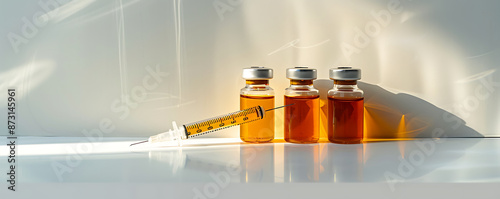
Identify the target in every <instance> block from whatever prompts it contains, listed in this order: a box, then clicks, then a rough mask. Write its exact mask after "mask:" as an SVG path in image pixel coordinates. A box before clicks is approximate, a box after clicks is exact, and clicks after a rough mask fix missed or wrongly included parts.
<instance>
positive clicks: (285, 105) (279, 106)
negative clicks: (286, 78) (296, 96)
mask: <svg viewBox="0 0 500 199" xmlns="http://www.w3.org/2000/svg"><path fill="white" fill-rule="evenodd" d="M292 105H295V103H293V104H287V105H285V106H278V107H274V108H271V109H267V110H266V112H267V111H272V110H276V109H280V108H285V107H287V106H292Z"/></svg>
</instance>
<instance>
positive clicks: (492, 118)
mask: <svg viewBox="0 0 500 199" xmlns="http://www.w3.org/2000/svg"><path fill="white" fill-rule="evenodd" d="M499 9H500V1H495V0H481V1H472V0H469V1H465V0H460V1H458V0H438V1H434V0H413V1H411V0H401V1H390V0H377V1H372V0H353V1H342V0H279V1H278V0H277V1H269V0H245V1H243V0H112V1H111V0H110V1H97V0H80V1H76V0H74V1H70V0H59V1H56V0H26V1H7V0H3V1H2V6H1V7H0V85H1V86H0V92H4V93H5V94H3V95H0V96H2V97H0V107H1V109H0V111H1V112H3V113H5V114H1V113H0V120H2V121H6V120H7V119H6V112H7V109H6V104H7V94H6V93H7V89H8V88H16V90H17V96H16V97H17V100H18V105H17V115H18V129H17V134H18V135H29V136H84V135H85V132H88V131H92V130H93V129H98V128H99V127H100V124H101V123H109V124H110V125H111V126H112V127H114V129H112V130H110V131H109V132H108V133H107V134H105V135H107V136H149V135H152V134H155V133H159V132H162V131H164V130H166V129H167V128H170V127H171V124H170V121H171V120H176V121H177V122H179V123H187V122H192V121H196V120H199V119H204V118H206V117H210V116H215V115H220V114H223V113H226V112H232V111H235V110H237V109H238V108H239V104H238V103H239V99H238V95H239V89H240V88H241V87H243V86H244V81H243V80H242V79H241V77H240V73H241V69H242V68H244V67H248V66H251V65H262V66H268V67H272V68H274V69H275V78H274V80H272V81H271V86H272V87H273V88H275V90H276V95H277V96H278V97H277V101H276V104H277V105H281V104H282V103H283V100H282V98H281V97H280V96H282V95H283V90H284V88H286V87H287V86H288V81H287V80H286V79H285V69H286V68H288V67H294V66H303V65H306V66H310V67H315V68H317V69H318V71H319V74H318V76H319V78H320V79H327V78H328V69H329V68H331V67H335V66H338V65H353V66H356V67H359V68H361V69H362V70H363V79H362V80H363V81H364V84H362V86H363V88H364V89H365V91H366V93H367V100H366V104H367V106H368V107H370V106H371V108H373V110H375V109H377V110H385V111H386V112H391V114H392V113H395V112H396V113H397V114H399V115H405V117H407V118H406V123H407V124H406V126H407V127H408V126H411V125H416V123H418V122H419V121H423V123H425V124H426V125H420V126H424V127H425V131H426V132H427V133H421V134H410V135H409V136H417V137H426V136H430V135H431V134H429V132H432V130H435V129H436V128H442V129H445V130H447V132H449V133H448V135H447V136H458V137H470V136H472V137H476V136H495V137H499V136H500V131H499V128H500V123H499V122H498V121H499V118H500V115H499V113H500V106H499V102H500V101H499V99H500V79H499V71H497V69H499V68H500V64H499V63H500V50H499V46H500V21H499V20H498V19H500V12H498V10H499ZM373 13H378V14H385V15H383V18H382V19H383V20H380V19H379V18H377V17H376V14H375V15H374V14H373ZM360 32H361V33H360ZM346 49H347V50H346ZM348 50H351V51H350V52H352V54H350V55H349V53H348ZM346 52H347V53H346ZM156 70H159V71H160V72H159V73H158V72H154V71H156ZM144 82H146V83H144ZM317 83H319V84H317V85H318V86H319V87H322V88H323V90H325V89H328V87H329V86H330V85H329V83H328V82H327V81H318V82H317ZM315 84H316V83H315ZM126 110H128V111H126ZM367 111H370V110H368V108H367ZM374 112H375V111H374ZM448 112H449V113H451V114H453V115H455V116H457V117H458V118H461V120H455V119H453V117H451V116H450V115H451V114H448ZM398 117H399V116H398ZM386 118H389V116H388V117H386ZM397 121H399V120H397ZM457 121H460V122H465V125H466V126H467V127H468V128H469V127H470V129H469V130H464V129H462V128H461V127H460V128H458V127H457V126H458V125H462V124H458V123H457ZM0 123H1V124H0V129H6V128H7V127H6V122H0ZM456 125H457V126H456ZM417 126H418V125H417ZM431 127H433V128H431ZM455 127H456V128H455ZM448 130H449V131H448ZM236 132H237V129H232V130H228V131H224V132H221V133H218V134H214V135H213V136H221V137H222V136H223V137H237V136H238V134H237V133H236ZM419 132H421V131H419Z"/></svg>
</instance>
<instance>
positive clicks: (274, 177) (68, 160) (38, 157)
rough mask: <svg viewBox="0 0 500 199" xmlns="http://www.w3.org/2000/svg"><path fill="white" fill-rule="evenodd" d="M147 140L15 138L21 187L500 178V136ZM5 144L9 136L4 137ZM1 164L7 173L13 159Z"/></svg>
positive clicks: (390, 185) (1, 152)
mask: <svg viewBox="0 0 500 199" xmlns="http://www.w3.org/2000/svg"><path fill="white" fill-rule="evenodd" d="M140 140H141V139H139V138H102V140H98V141H96V140H90V141H89V139H88V138H81V137H20V138H18V139H17V141H16V144H17V146H16V149H17V162H18V163H17V173H18V175H17V182H18V187H19V188H20V189H21V190H22V188H23V185H26V186H24V187H30V186H32V185H39V184H54V183H56V184H61V185H64V184H68V183H69V184H75V183H76V184H95V183H98V184H103V183H104V184H106V183H114V184H117V183H118V184H120V183H122V184H123V183H168V184H171V183H174V184H179V183H180V184H182V183H186V184H190V183H191V184H192V183H194V184H198V185H199V186H200V187H199V189H200V190H202V191H203V185H206V184H207V183H214V182H215V183H216V182H218V180H221V181H225V180H226V179H227V180H228V181H229V182H228V183H231V184H234V183H237V184H242V183H243V184H244V183H250V184H252V183H266V184H267V183H272V184H275V185H279V184H287V183H313V184H314V183H315V182H319V183H353V182H358V183H360V184H363V183H378V184H384V185H382V186H381V189H386V190H388V191H392V192H394V189H397V188H398V186H401V185H402V184H405V183H471V182H473V183H476V182H481V183H490V182H495V183H498V182H500V139H495V138H447V139H421V140H411V141H387V142H372V143H365V144H355V145H339V144H332V143H318V144H290V143H282V142H281V143H267V144H245V143H242V142H241V141H240V140H239V139H236V138H197V139H192V140H190V141H187V142H185V143H184V145H183V146H182V147H145V146H147V145H144V146H142V147H134V148H131V147H129V145H130V144H131V143H133V142H135V141H140ZM0 142H1V143H7V142H8V140H7V138H6V137H1V138H0ZM8 152H9V149H8V148H7V146H5V145H2V146H0V156H2V157H7V156H8ZM0 168H1V169H2V171H3V170H5V171H7V168H8V164H7V161H6V160H5V161H1V162H0ZM2 183H3V184H4V186H5V187H6V186H7V184H6V183H5V181H4V180H2ZM224 183H225V182H224ZM224 185H225V184H224ZM2 189H3V188H2ZM194 189H195V188H192V190H194ZM4 191H5V189H4ZM189 194H191V195H192V194H193V193H189ZM207 198H210V197H207Z"/></svg>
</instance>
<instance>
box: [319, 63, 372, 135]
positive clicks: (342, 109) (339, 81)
mask: <svg viewBox="0 0 500 199" xmlns="http://www.w3.org/2000/svg"><path fill="white" fill-rule="evenodd" d="M330 79H333V80H334V85H333V89H331V90H329V91H328V139H329V140H330V142H334V143H340V144H357V143H361V142H363V111H364V105H363V101H364V98H363V91H362V90H361V89H358V86H357V85H356V84H357V80H359V79H361V70H359V69H353V68H351V67H338V68H332V69H330Z"/></svg>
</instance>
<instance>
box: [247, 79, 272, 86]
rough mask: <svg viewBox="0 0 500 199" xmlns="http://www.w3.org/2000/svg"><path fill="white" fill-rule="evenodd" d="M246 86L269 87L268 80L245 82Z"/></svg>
mask: <svg viewBox="0 0 500 199" xmlns="http://www.w3.org/2000/svg"><path fill="white" fill-rule="evenodd" d="M246 84H247V86H248V85H266V86H269V80H246Z"/></svg>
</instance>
